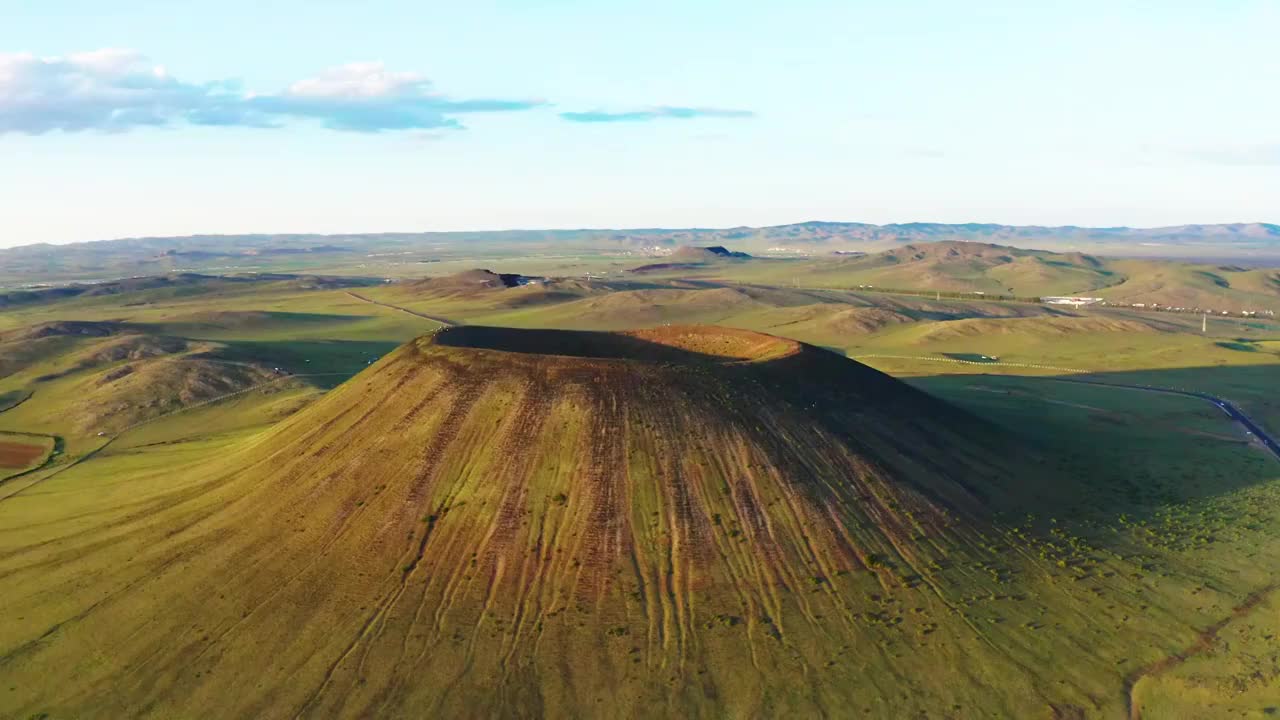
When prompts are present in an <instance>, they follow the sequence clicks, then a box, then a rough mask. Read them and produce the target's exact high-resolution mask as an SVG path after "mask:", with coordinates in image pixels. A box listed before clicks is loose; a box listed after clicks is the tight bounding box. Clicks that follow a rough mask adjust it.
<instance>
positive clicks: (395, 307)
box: [347, 291, 461, 327]
mask: <svg viewBox="0 0 1280 720" xmlns="http://www.w3.org/2000/svg"><path fill="white" fill-rule="evenodd" d="M347 294H348V295H350V296H351V297H353V298H355V299H357V300H360V301H362V302H367V303H369V304H370V305H378V306H380V307H384V308H387V309H389V310H399V311H400V312H402V313H408V314H409V315H413V316H416V317H420V318H422V319H423V320H430V321H431V322H434V323H440V324H441V325H444V326H445V327H450V326H453V325H460V324H461V323H456V322H454V321H452V320H449V319H447V318H442V317H437V316H435V315H428V314H426V313H420V312H418V311H417V310H410V309H409V308H406V307H400V306H399V305H390V304H388V303H384V302H378V301H377V300H374V299H372V298H367V297H365V296H363V295H360V294H358V293H353V292H349V291H348V292H347Z"/></svg>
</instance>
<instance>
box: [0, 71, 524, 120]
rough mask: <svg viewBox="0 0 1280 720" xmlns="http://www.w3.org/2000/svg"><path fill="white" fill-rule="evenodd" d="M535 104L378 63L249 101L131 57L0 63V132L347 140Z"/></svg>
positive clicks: (230, 89) (229, 88) (223, 85)
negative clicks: (261, 133)
mask: <svg viewBox="0 0 1280 720" xmlns="http://www.w3.org/2000/svg"><path fill="white" fill-rule="evenodd" d="M544 104H545V103H543V102H542V101H540V100H530V99H498V98H471V99H458V98H452V97H448V96H445V95H441V94H439V93H437V92H435V90H434V89H433V86H432V84H431V82H430V81H429V80H428V79H427V78H426V77H425V76H423V75H420V74H418V73H412V72H393V71H390V70H388V69H387V68H386V67H385V66H383V64H382V63H377V62H364V63H353V64H349V65H343V66H340V67H336V68H332V69H329V70H326V71H324V72H322V73H320V74H319V75H317V76H316V77H313V78H308V79H304V80H300V81H298V82H295V83H293V84H292V85H290V86H289V87H288V88H285V89H284V90H283V91H280V92H277V93H272V94H256V93H249V92H246V91H244V90H243V88H242V87H241V86H240V84H239V83H237V82H234V81H218V82H210V83H190V82H184V81H181V80H179V79H177V78H175V77H173V76H171V75H169V74H168V72H166V71H165V69H164V68H163V67H162V66H159V65H155V64H153V63H152V62H151V61H149V60H148V59H147V58H146V57H145V56H143V55H141V54H140V53H137V52H135V51H132V50H98V51H94V52H88V53H78V54H73V55H67V56H65V57H52V58H45V57H37V56H35V55H31V54H11V55H0V134H4V133H26V134H33V135H38V134H42V133H47V132H52V131H57V130H61V131H63V132H79V131H88V130H98V131H104V132H125V131H129V130H133V129H136V128H142V127H163V126H172V125H182V124H186V125H204V126H232V127H257V128H274V127H282V126H286V125H289V124H291V123H296V122H300V121H301V122H307V121H310V122H316V123H319V124H320V125H322V126H324V127H327V128H331V129H333V130H344V131H350V132H365V133H371V132H382V131H389V130H413V131H421V130H434V129H457V128H461V127H462V123H461V121H460V120H459V119H458V116H460V115H466V114H469V113H498V112H517V111H522V110H529V109H532V108H536V107H539V106H541V105H544Z"/></svg>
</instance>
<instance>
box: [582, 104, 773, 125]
mask: <svg viewBox="0 0 1280 720" xmlns="http://www.w3.org/2000/svg"><path fill="white" fill-rule="evenodd" d="M755 116H756V114H755V113H754V112H751V111H750V110H728V109H724V108H695V107H671V106H660V107H654V108H645V109H642V110H622V111H614V112H610V111H606V110H590V111H587V112H563V113H560V117H562V118H564V119H565V120H568V121H569V122H576V123H619V122H652V121H654V120H692V119H695V118H736V119H743V118H753V117H755Z"/></svg>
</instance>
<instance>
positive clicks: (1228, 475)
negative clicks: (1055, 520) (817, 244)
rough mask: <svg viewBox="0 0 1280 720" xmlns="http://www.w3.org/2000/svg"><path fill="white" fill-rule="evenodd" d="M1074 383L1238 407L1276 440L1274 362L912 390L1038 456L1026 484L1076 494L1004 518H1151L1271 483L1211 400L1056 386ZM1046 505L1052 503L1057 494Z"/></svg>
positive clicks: (943, 383)
mask: <svg viewBox="0 0 1280 720" xmlns="http://www.w3.org/2000/svg"><path fill="white" fill-rule="evenodd" d="M996 369H998V368H993V370H996ZM1081 377H1085V378H1087V379H1089V380H1091V381H1096V382H1099V383H1108V384H1114V385H1149V386H1153V387H1160V388H1170V389H1177V390H1184V391H1198V392H1206V393H1209V394H1212V395H1215V396H1218V397H1222V398H1224V399H1226V400H1228V401H1230V402H1232V403H1233V404H1236V405H1237V406H1238V407H1239V408H1240V409H1241V410H1243V411H1244V412H1245V413H1246V414H1247V415H1249V416H1250V418H1251V419H1253V420H1254V421H1255V422H1256V423H1258V424H1259V425H1260V426H1261V427H1262V428H1264V429H1266V430H1268V432H1269V434H1271V435H1272V436H1273V437H1275V436H1277V435H1280V398H1278V399H1277V400H1276V401H1274V404H1273V403H1272V402H1271V401H1269V400H1268V392H1267V388H1270V387H1280V364H1278V365H1270V366H1253V367H1197V368H1184V369H1174V370H1144V371H1135V372H1113V373H1093V374H1090V375H1087V376H1071V375H1064V376H1044V377H1032V376H1024V375H1001V374H998V373H972V374H954V375H933V376H925V377H918V378H912V379H910V380H909V382H910V383H911V384H912V385H915V386H917V387H919V388H920V389H922V390H925V391H926V392H928V393H930V394H932V395H935V396H937V397H939V398H941V399H943V400H945V401H947V402H949V403H952V404H954V405H957V406H959V407H961V408H963V409H964V410H967V411H969V412H970V413H973V414H975V415H977V416H979V417H982V418H985V419H986V420H989V421H990V422H992V423H994V424H996V425H997V426H999V427H1001V428H1002V429H1003V430H1004V431H1005V432H1006V433H1008V434H1009V435H1010V436H1011V437H1016V438H1018V439H1020V440H1021V441H1022V442H1023V443H1025V446H1026V447H1027V449H1030V450H1031V451H1032V452H1034V453H1036V454H1037V455H1038V456H1040V457H1041V458H1043V463H1044V467H1045V470H1046V472H1045V474H1044V477H1043V478H1039V477H1034V478H1030V477H1029V478H1027V479H1026V480H1027V482H1029V483H1042V482H1055V483H1059V482H1063V481H1064V480H1063V478H1065V479H1066V480H1065V481H1066V482H1070V483H1072V484H1073V487H1072V488H1069V490H1070V492H1068V493H1066V495H1067V497H1069V498H1072V499H1073V501H1074V506H1072V507H1048V506H1046V507H1039V508H1022V507H1017V508H1015V507H1009V508H1003V509H1004V510H1006V511H1009V512H1019V513H1020V512H1051V513H1055V514H1056V515H1057V516H1059V517H1070V516H1072V515H1081V516H1092V517H1114V516H1119V515H1122V514H1124V515H1129V516H1131V517H1149V516H1151V515H1152V514H1154V513H1156V512H1157V511H1159V510H1160V509H1161V508H1164V507H1167V506H1170V505H1174V504H1177V503H1182V502H1188V501H1199V500H1206V499H1211V498H1214V497H1218V496H1222V495H1226V494H1230V493H1233V492H1236V491H1239V490H1242V489H1245V488H1249V487H1252V486H1255V485H1260V484H1263V483H1270V482H1275V481H1276V480H1280V460H1278V459H1277V458H1276V457H1275V456H1273V455H1271V454H1270V453H1268V452H1266V451H1265V450H1263V449H1262V448H1260V447H1258V446H1256V444H1255V445H1254V446H1250V445H1249V444H1248V442H1247V440H1246V436H1245V434H1244V431H1243V428H1241V427H1240V426H1239V425H1238V424H1236V423H1234V422H1233V421H1231V420H1230V419H1229V418H1228V417H1227V416H1226V415H1225V414H1223V413H1222V412H1221V410H1220V409H1218V408H1217V407H1215V405H1214V404H1213V403H1212V402H1209V401H1207V400H1200V399H1196V398H1192V397H1184V396H1178V395H1169V394H1156V393H1147V392H1142V391H1139V390H1132V389H1123V388H1114V389H1112V388H1105V387H1100V386H1097V385H1081V384H1078V383H1066V382H1060V380H1061V379H1072V378H1081ZM1050 478H1053V479H1052V480H1050ZM1056 489H1059V490H1060V489H1061V488H1060V487H1058V488H1056ZM1046 495H1050V494H1049V493H1046ZM1051 496H1052V497H1055V499H1060V498H1061V497H1062V493H1060V492H1059V493H1053V494H1052V495H1051ZM1046 505H1048V503H1046Z"/></svg>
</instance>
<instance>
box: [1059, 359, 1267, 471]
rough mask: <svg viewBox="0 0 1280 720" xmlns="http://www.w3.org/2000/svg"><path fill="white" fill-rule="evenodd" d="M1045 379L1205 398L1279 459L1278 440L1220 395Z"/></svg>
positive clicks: (1088, 381)
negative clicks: (1251, 434)
mask: <svg viewBox="0 0 1280 720" xmlns="http://www.w3.org/2000/svg"><path fill="white" fill-rule="evenodd" d="M1045 379H1046V380H1054V381H1056V382H1069V383H1079V384H1083V385H1101V386H1103V387H1114V388H1124V389H1126V390H1142V391H1145V392H1158V393H1165V394H1167V395H1185V396H1187V397H1193V398H1199V399H1201V400H1206V401H1208V402H1211V403H1213V404H1214V405H1217V406H1218V409H1219V410H1221V411H1222V412H1224V413H1226V414H1227V417H1229V418H1231V419H1232V420H1235V421H1236V422H1238V423H1240V424H1241V425H1243V426H1244V429H1245V430H1248V431H1249V432H1251V433H1253V436H1254V437H1255V438H1257V439H1258V442H1260V443H1262V445H1263V447H1265V448H1266V449H1267V450H1269V451H1270V452H1271V454H1272V455H1275V456H1276V459H1277V460H1280V442H1277V441H1276V439H1275V438H1273V437H1271V436H1270V435H1268V434H1267V431H1266V430H1263V429H1262V428H1261V427H1259V425H1258V424H1257V423H1256V422H1254V421H1253V420H1252V419H1251V418H1250V417H1249V416H1248V415H1245V414H1244V413H1243V412H1241V411H1240V408H1238V407H1236V406H1235V405H1232V404H1231V403H1229V402H1227V401H1226V400H1223V399H1222V398H1220V397H1215V396H1213V395H1210V394H1209V393H1202V392H1195V391H1192V390H1173V389H1171V388H1162V387H1153V386H1150V385H1122V384H1119V383H1110V382H1102V381H1100V380H1079V379H1076V378H1045Z"/></svg>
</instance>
